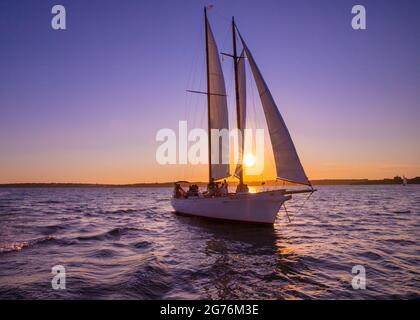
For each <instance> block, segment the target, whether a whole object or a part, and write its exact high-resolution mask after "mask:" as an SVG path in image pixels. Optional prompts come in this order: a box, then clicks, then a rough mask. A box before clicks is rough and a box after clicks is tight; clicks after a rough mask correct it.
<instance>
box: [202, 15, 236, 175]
mask: <svg viewBox="0 0 420 320" xmlns="http://www.w3.org/2000/svg"><path fill="white" fill-rule="evenodd" d="M205 23H206V61H207V103H208V131H209V132H208V134H209V180H211V179H215V180H218V179H223V178H226V177H229V176H230V172H229V166H230V164H229V138H228V137H227V138H226V137H219V136H212V133H213V132H212V131H213V129H216V130H218V132H221V130H223V129H226V131H227V130H228V129H229V118H228V109H227V98H226V86H225V80H224V76H223V71H222V65H221V63H220V58H219V50H218V48H217V44H216V41H215V39H214V35H213V32H212V30H211V27H210V23H209V21H208V19H207V14H206V13H205Z"/></svg>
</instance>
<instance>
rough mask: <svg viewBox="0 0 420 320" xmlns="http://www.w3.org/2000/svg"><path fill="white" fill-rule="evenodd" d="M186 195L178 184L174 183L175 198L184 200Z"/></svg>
mask: <svg viewBox="0 0 420 320" xmlns="http://www.w3.org/2000/svg"><path fill="white" fill-rule="evenodd" d="M186 197H187V193H186V192H185V190H184V189H182V187H181V185H180V184H179V183H175V198H186Z"/></svg>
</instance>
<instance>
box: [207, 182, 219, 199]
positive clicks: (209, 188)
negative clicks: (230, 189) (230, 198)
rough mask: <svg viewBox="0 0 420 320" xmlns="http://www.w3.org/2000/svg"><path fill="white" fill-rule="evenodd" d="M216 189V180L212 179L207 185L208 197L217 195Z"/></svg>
mask: <svg viewBox="0 0 420 320" xmlns="http://www.w3.org/2000/svg"><path fill="white" fill-rule="evenodd" d="M216 188H217V186H216V183H215V182H214V178H211V179H210V182H209V184H208V185H207V192H208V195H209V196H211V197H212V196H214V195H216Z"/></svg>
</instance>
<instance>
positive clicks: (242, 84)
mask: <svg viewBox="0 0 420 320" xmlns="http://www.w3.org/2000/svg"><path fill="white" fill-rule="evenodd" d="M238 91H239V106H238V110H239V128H238V129H240V130H241V133H242V139H240V140H239V141H240V146H239V159H240V160H239V163H238V164H237V166H236V170H235V176H236V177H238V178H239V176H240V173H241V170H242V166H241V163H242V160H243V154H244V143H245V139H244V129H245V126H246V74H245V52H244V50H242V53H241V55H240V59H239V61H238Z"/></svg>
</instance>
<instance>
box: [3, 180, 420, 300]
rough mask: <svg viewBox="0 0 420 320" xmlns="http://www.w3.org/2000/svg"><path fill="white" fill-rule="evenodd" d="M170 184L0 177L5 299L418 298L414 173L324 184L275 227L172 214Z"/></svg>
mask: <svg viewBox="0 0 420 320" xmlns="http://www.w3.org/2000/svg"><path fill="white" fill-rule="evenodd" d="M171 193H172V190H171V189H170V188H27V189H26V188H25V189H19V188H17V189H0V299H393V298H395V299H413V298H416V299H418V298H420V246H419V243H420V186H418V185H408V186H406V187H404V186H400V185H390V186H321V187H318V192H316V193H314V194H313V195H312V197H311V198H310V199H308V200H306V201H305V199H306V198H307V195H296V196H294V198H293V200H291V201H289V202H287V208H288V211H289V214H290V217H291V220H292V222H291V223H289V222H288V220H287V218H286V215H285V213H284V211H283V210H282V211H280V212H279V215H278V219H277V222H276V224H275V225H274V226H273V227H261V226H252V225H236V224H231V223H226V222H214V221H208V220H203V219H200V218H192V217H187V216H179V215H175V214H174V213H173V211H172V208H171V206H170V202H169V199H170V196H171ZM55 265H62V266H64V268H65V272H66V281H65V285H66V289H64V290H54V289H53V288H52V285H51V281H52V279H53V277H54V274H53V273H52V271H51V270H52V267H53V266H55ZM355 265H361V266H363V267H364V268H365V271H366V289H365V290H363V289H359V290H355V289H353V287H352V279H353V277H354V276H355V275H356V274H352V268H353V267H354V266H355Z"/></svg>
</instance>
